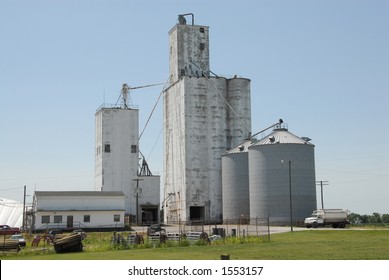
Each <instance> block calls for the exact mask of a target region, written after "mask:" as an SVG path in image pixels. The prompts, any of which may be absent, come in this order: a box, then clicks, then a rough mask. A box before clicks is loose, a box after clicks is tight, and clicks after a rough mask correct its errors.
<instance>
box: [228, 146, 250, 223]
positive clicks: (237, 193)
mask: <svg viewBox="0 0 389 280" xmlns="http://www.w3.org/2000/svg"><path fill="white" fill-rule="evenodd" d="M250 144H251V141H246V142H244V143H242V144H240V145H238V146H237V147H235V148H233V149H231V150H229V151H228V152H227V153H225V154H223V155H222V194H223V195H222V197H223V222H224V223H236V224H241V223H246V222H248V221H249V218H250V206H249V203H250V199H249V168H248V146H249V145H250Z"/></svg>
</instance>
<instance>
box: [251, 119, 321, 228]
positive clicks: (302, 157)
mask: <svg viewBox="0 0 389 280" xmlns="http://www.w3.org/2000/svg"><path fill="white" fill-rule="evenodd" d="M309 140H310V139H308V138H300V137H297V136H296V135H294V134H292V133H290V132H289V131H288V129H287V128H286V127H285V126H282V127H281V126H277V127H276V128H275V129H274V130H273V132H272V133H271V134H270V135H268V136H267V137H265V138H263V139H260V140H258V141H256V142H255V143H253V144H252V145H251V146H250V147H249V149H248V151H249V152H248V153H249V174H250V176H249V190H250V218H251V221H252V222H253V221H254V220H255V218H257V217H258V218H266V217H269V218H270V223H271V224H273V225H290V223H291V220H292V223H293V224H295V225H296V224H300V223H303V221H304V219H305V218H306V217H307V216H309V215H310V214H311V213H312V211H313V210H314V209H316V184H315V160H314V145H313V144H311V143H310V142H309ZM291 209H292V211H291ZM291 212H292V215H291Z"/></svg>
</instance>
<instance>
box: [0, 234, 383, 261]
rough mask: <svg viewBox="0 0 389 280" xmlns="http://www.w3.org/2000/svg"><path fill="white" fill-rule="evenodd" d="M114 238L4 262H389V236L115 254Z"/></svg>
mask: <svg viewBox="0 0 389 280" xmlns="http://www.w3.org/2000/svg"><path fill="white" fill-rule="evenodd" d="M109 237H110V236H106V235H101V234H99V233H96V234H95V235H94V234H88V237H87V239H86V240H84V242H83V243H84V245H85V248H84V252H81V253H66V254H56V253H55V252H54V250H53V249H52V246H50V245H47V244H45V248H42V247H40V248H38V249H34V250H33V249H32V248H31V247H29V245H28V246H27V248H25V249H22V251H21V252H19V253H6V254H4V253H0V254H1V255H0V259H2V260H18V259H20V260H218V259H220V256H221V255H223V254H228V255H230V258H231V259H232V260H389V230H385V229H366V230H356V229H349V230H307V231H295V232H287V233H277V234H273V235H271V240H270V242H268V241H267V240H263V239H262V238H256V237H255V238H245V239H242V238H227V239H226V240H225V241H224V242H223V241H221V240H220V241H218V242H214V243H212V244H211V245H201V246H200V245H190V246H188V245H187V244H186V246H180V247H178V246H177V244H176V243H174V244H173V243H172V242H171V243H167V244H164V245H158V246H146V245H143V246H140V247H138V246H136V247H131V248H130V249H115V248H112V247H111V246H110V244H109Z"/></svg>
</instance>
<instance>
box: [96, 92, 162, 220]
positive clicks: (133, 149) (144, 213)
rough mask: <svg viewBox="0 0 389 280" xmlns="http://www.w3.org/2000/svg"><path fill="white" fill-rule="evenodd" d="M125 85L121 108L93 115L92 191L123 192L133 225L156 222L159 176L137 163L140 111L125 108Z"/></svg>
mask: <svg viewBox="0 0 389 280" xmlns="http://www.w3.org/2000/svg"><path fill="white" fill-rule="evenodd" d="M126 86H127V85H123V91H122V94H123V105H122V106H102V107H100V108H99V109H98V110H97V112H96V116H95V121H96V156H95V190H96V191H103V192H105V191H120V192H123V193H124V195H125V198H126V199H125V212H126V215H127V216H129V217H130V221H131V222H132V223H134V222H138V223H140V222H146V223H151V222H158V221H159V208H160V207H159V205H160V176H153V175H152V174H151V172H150V171H149V169H148V167H147V164H146V162H145V161H143V165H140V164H139V158H140V156H139V110H138V109H134V108H130V106H128V104H127V94H128V92H126V91H125V89H126ZM127 90H128V88H127ZM145 169H146V170H145ZM142 170H143V171H142Z"/></svg>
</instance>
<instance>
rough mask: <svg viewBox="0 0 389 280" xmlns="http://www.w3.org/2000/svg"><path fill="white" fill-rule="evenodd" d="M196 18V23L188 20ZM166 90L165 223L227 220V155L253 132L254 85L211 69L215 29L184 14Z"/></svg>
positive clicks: (173, 37)
mask: <svg viewBox="0 0 389 280" xmlns="http://www.w3.org/2000/svg"><path fill="white" fill-rule="evenodd" d="M187 17H191V18H192V21H191V23H188V24H187V22H186V18H187ZM169 45H170V49H169V51H170V55H169V77H170V86H169V87H168V88H167V89H166V90H165V91H164V117H163V118H164V195H163V202H162V203H163V205H162V207H163V209H164V219H165V221H166V222H168V223H176V222H188V223H193V222H197V221H200V222H220V221H222V220H223V213H222V212H223V210H222V179H221V155H222V154H223V153H224V152H225V151H226V150H228V149H229V148H231V147H234V146H236V145H238V144H239V143H241V142H242V141H243V140H244V139H246V138H248V137H249V136H250V133H251V103H250V80H249V79H246V78H240V77H239V78H238V77H236V76H234V77H233V78H227V77H221V76H217V75H215V74H214V73H213V72H212V71H211V69H210V59H209V27H208V26H200V25H195V24H194V16H193V14H186V15H180V16H179V21H178V24H176V25H175V26H174V27H173V28H172V29H171V30H170V32H169Z"/></svg>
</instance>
